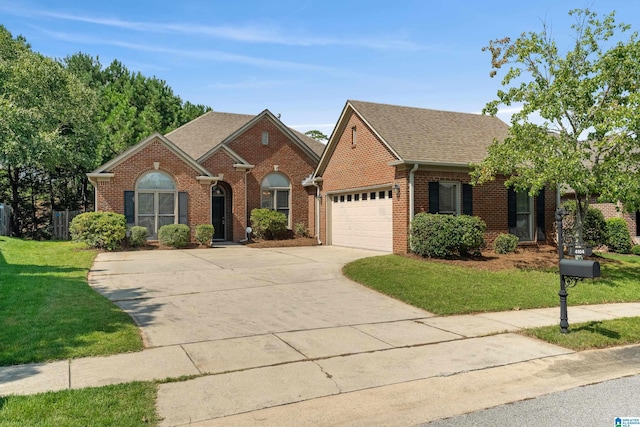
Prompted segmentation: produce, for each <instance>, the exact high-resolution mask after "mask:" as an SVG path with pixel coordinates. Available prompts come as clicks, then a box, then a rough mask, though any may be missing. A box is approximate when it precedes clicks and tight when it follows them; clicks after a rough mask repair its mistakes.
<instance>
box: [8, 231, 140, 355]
mask: <svg viewBox="0 0 640 427" xmlns="http://www.w3.org/2000/svg"><path fill="white" fill-rule="evenodd" d="M95 256H96V252H95V251H91V250H86V249H82V246H81V245H77V244H73V243H70V242H39V241H29V240H21V239H13V238H8V237H0V366H4V365H14V364H22V363H31V362H44V361H49V360H57V359H67V358H76V357H84V356H97V355H108V354H115V353H122V352H128V351H138V350H141V349H142V339H141V337H140V334H139V332H138V328H137V327H136V325H135V324H134V323H133V321H132V319H131V318H130V317H129V316H128V315H127V314H126V313H124V312H123V311H122V310H120V309H119V308H118V307H117V306H116V305H114V304H113V303H111V302H110V301H109V300H108V299H107V298H105V297H103V296H102V295H100V294H98V293H97V292H95V291H94V290H93V289H91V287H89V285H88V284H87V273H88V271H89V268H90V266H91V263H92V262H93V259H94V258H95Z"/></svg>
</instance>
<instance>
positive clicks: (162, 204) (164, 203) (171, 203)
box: [158, 193, 176, 215]
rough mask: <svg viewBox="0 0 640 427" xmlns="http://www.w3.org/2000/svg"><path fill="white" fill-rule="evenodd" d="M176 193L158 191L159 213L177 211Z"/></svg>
mask: <svg viewBox="0 0 640 427" xmlns="http://www.w3.org/2000/svg"><path fill="white" fill-rule="evenodd" d="M175 202H176V197H175V193H158V214H160V215H167V214H169V215H173V214H174V213H175Z"/></svg>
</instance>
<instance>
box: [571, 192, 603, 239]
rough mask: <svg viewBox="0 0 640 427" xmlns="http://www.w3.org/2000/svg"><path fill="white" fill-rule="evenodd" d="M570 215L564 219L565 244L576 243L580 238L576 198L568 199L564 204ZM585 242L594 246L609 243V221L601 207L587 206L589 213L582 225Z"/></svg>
mask: <svg viewBox="0 0 640 427" xmlns="http://www.w3.org/2000/svg"><path fill="white" fill-rule="evenodd" d="M562 207H563V208H564V209H565V210H566V211H567V213H568V215H567V216H565V217H564V219H563V221H562V228H563V230H562V232H563V234H564V243H565V245H570V244H575V243H576V242H577V239H578V230H577V229H576V211H577V203H576V201H575V200H568V201H566V202H564V203H563V204H562ZM582 230H583V233H584V242H585V243H586V244H587V245H589V246H592V247H598V246H602V245H604V244H606V243H607V223H606V221H605V219H604V215H603V214H602V212H601V211H600V210H599V209H596V208H594V207H591V206H590V207H589V208H587V215H586V216H585V219H584V224H583V226H582Z"/></svg>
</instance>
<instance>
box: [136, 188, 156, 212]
mask: <svg viewBox="0 0 640 427" xmlns="http://www.w3.org/2000/svg"><path fill="white" fill-rule="evenodd" d="M153 199H154V194H153V193H138V213H139V214H141V215H148V214H151V215H153V214H154V213H155V212H154V206H153Z"/></svg>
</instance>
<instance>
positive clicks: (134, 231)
mask: <svg viewBox="0 0 640 427" xmlns="http://www.w3.org/2000/svg"><path fill="white" fill-rule="evenodd" d="M129 231H130V232H131V235H130V236H129V245H131V246H133V247H134V248H137V247H138V246H143V245H145V244H146V243H147V237H149V230H147V227H141V226H139V225H135V226H133V227H131V228H130V229H129Z"/></svg>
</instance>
